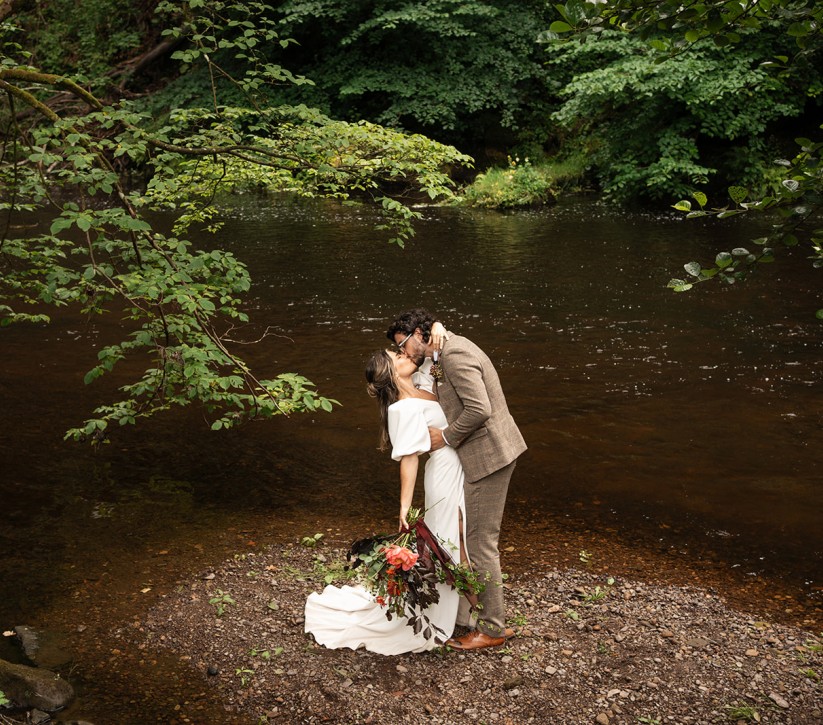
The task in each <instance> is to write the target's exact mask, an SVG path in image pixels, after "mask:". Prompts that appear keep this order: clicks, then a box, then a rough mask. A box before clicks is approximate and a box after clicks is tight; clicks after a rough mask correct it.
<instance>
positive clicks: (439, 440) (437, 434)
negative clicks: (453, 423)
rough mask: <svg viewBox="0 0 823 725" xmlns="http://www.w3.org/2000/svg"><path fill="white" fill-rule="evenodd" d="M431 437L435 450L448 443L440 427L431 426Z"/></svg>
mask: <svg viewBox="0 0 823 725" xmlns="http://www.w3.org/2000/svg"><path fill="white" fill-rule="evenodd" d="M429 437H430V438H431V445H432V450H433V451H436V450H439V449H440V448H443V447H444V446H445V445H446V439H445V438H443V431H442V430H441V429H440V428H429Z"/></svg>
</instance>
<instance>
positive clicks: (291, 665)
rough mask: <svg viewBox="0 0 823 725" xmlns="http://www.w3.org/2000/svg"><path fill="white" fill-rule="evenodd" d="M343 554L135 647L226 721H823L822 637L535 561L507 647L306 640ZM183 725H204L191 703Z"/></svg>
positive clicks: (203, 584) (227, 572) (235, 583)
mask: <svg viewBox="0 0 823 725" xmlns="http://www.w3.org/2000/svg"><path fill="white" fill-rule="evenodd" d="M344 549H345V543H344V542H342V541H337V542H325V541H320V542H319V543H316V544H311V543H309V545H306V544H305V542H304V544H300V543H295V544H293V545H275V546H271V547H269V548H268V549H266V550H265V551H261V552H255V553H248V554H238V555H236V556H235V557H233V558H231V559H229V560H227V561H226V562H224V563H223V564H222V565H221V566H220V567H219V568H216V569H214V570H210V571H205V572H203V573H201V574H200V575H198V576H197V577H196V578H193V579H192V580H190V581H185V582H182V583H181V584H180V585H179V586H178V587H177V588H176V590H174V591H173V592H171V593H168V594H165V595H164V596H162V597H161V598H159V599H158V600H157V602H156V603H155V605H154V606H153V607H152V609H151V610H150V612H149V613H148V616H147V617H146V619H145V621H144V622H142V623H141V626H140V627H139V632H132V633H130V637H131V638H132V639H133V638H134V635H139V636H138V640H137V641H138V642H139V643H138V645H137V646H138V647H139V649H140V650H142V652H143V653H144V656H145V657H150V656H151V653H152V652H156V651H166V652H169V653H173V654H174V656H176V657H177V658H179V660H181V662H182V663H183V664H184V666H186V667H190V668H193V670H194V671H195V672H196V673H198V675H197V676H199V677H201V678H202V683H203V687H204V688H208V689H210V690H213V691H217V693H218V694H219V698H220V699H221V701H222V702H223V704H224V706H225V722H226V723H265V722H284V723H418V722H423V721H425V722H432V723H471V722H476V723H501V725H504V724H505V725H508V724H511V725H520V724H521V723H562V724H564V725H565V724H573V723H599V724H600V725H609V724H617V723H647V724H653V723H658V724H661V725H662V724H663V723H678V724H679V723H683V724H686V723H728V722H733V723H747V722H762V723H798V724H800V723H809V724H811V723H820V722H823V683H822V682H821V676H823V638H821V636H820V633H819V632H813V631H809V630H805V629H802V628H798V627H792V626H788V625H784V624H780V623H778V622H775V621H773V620H771V619H769V618H768V616H766V615H762V614H760V613H753V612H744V611H739V610H735V609H734V608H732V607H731V606H729V605H728V604H727V603H726V602H725V601H724V600H723V599H722V598H721V597H720V596H718V595H717V594H716V593H715V592H713V591H712V590H710V589H700V588H692V587H681V586H670V585H664V584H650V583H643V582H640V581H632V580H629V579H624V578H620V577H615V578H612V577H607V576H605V575H603V574H600V573H594V572H592V571H588V570H586V567H585V565H584V563H582V564H581V566H580V567H579V568H569V569H565V570H563V571H554V570H553V569H552V567H551V566H550V565H549V563H548V562H547V563H546V564H545V565H541V564H540V563H539V562H538V563H537V564H536V565H535V564H533V565H532V566H531V567H530V568H529V569H528V570H526V571H524V572H523V573H519V574H516V575H514V576H512V577H511V578H510V579H509V581H508V582H507V583H506V588H507V594H506V601H507V609H508V612H509V617H510V622H511V624H512V626H514V628H515V629H516V631H517V636H516V637H515V638H514V639H513V640H510V641H509V642H507V644H506V645H505V646H504V647H502V648H499V649H496V650H484V651H481V652H476V653H468V654H460V653H458V652H453V651H447V650H445V649H438V650H435V651H433V652H431V653H427V654H422V655H421V654H418V655H405V656H397V657H382V656H379V655H374V654H371V653H368V652H365V651H362V650H359V651H351V650H339V651H330V650H326V649H324V648H322V647H319V646H318V645H316V644H315V643H314V642H313V639H312V638H311V636H310V635H306V634H304V632H303V604H304V602H305V599H306V596H307V595H308V593H309V592H310V591H312V590H320V589H322V587H323V586H325V584H326V583H327V582H329V581H335V580H339V579H340V577H341V576H343V572H342V568H341V563H342V561H343V558H344V557H343V551H344ZM174 722H176V723H199V722H201V721H200V720H198V717H197V713H196V711H195V710H193V709H190V708H188V707H187V703H182V704H181V706H180V708H179V711H178V716H177V719H176V720H175V721H174Z"/></svg>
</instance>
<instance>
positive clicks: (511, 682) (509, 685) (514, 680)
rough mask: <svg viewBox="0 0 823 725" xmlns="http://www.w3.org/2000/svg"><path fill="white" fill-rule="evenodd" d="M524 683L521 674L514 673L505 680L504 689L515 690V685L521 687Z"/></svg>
mask: <svg viewBox="0 0 823 725" xmlns="http://www.w3.org/2000/svg"><path fill="white" fill-rule="evenodd" d="M522 684H523V678H522V677H521V676H520V675H514V676H513V677H509V678H508V679H506V680H504V681H503V689H504V690H513V689H514V688H515V687H520V685H522Z"/></svg>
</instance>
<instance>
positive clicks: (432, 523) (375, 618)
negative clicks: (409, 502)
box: [305, 398, 465, 655]
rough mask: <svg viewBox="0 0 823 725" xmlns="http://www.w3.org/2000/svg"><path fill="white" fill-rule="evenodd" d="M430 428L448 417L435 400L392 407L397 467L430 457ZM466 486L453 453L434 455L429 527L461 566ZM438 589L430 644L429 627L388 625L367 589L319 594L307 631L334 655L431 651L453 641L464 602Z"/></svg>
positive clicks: (399, 620)
mask: <svg viewBox="0 0 823 725" xmlns="http://www.w3.org/2000/svg"><path fill="white" fill-rule="evenodd" d="M429 426H432V427H434V428H445V427H446V417H445V416H444V415H443V410H442V409H441V407H440V404H439V403H438V402H437V401H436V400H423V399H421V398H404V399H403V400H398V401H397V402H396V403H394V404H393V405H391V406H389V437H390V438H391V442H392V458H393V459H394V460H396V461H398V460H400V459H401V458H402V457H403V456H406V455H409V454H414V453H425V452H427V451H429V450H430V439H429V430H428V427H429ZM463 480H464V479H463V467H462V466H461V465H460V459H459V458H458V457H457V453H456V452H455V451H454V449H453V448H449V447H448V446H446V447H444V448H441V449H440V450H437V451H433V452H432V453H431V455H430V456H429V460H428V461H427V463H426V472H425V476H424V486H425V492H426V503H425V509H426V513H425V521H426V524H427V526H428V527H429V528H430V529H431V530H432V532H434V534H435V535H436V536H437V537H438V539H439V540H440V542H441V543H442V544H443V547H444V548H445V549H446V551H448V552H449V553H450V554H452V558H453V559H454V560H455V561H460V548H459V547H460V523H459V516H458V511H465V507H464V503H463ZM463 520H464V521H465V515H464V516H463ZM437 587H438V590H439V592H440V601H439V602H437V603H436V604H433V605H432V606H430V607H428V608H427V609H426V611H425V614H426V616H427V617H428V619H429V621H430V622H431V623H432V624H434V625H435V626H436V627H437V628H439V629H440V630H441V631H442V632H437V633H436V637H437V639H435V637H434V636H433V637H431V638H430V639H426V638H425V637H424V636H423V631H425V627H424V628H423V631H421V632H420V633H419V634H415V633H414V630H413V629H412V627H411V626H409V624H408V620H407V619H406V618H405V617H396V616H394V615H393V616H392V619H391V620H389V619H387V618H386V609H385V607H382V606H380V605H379V604H378V603H377V602H376V601H375V599H374V596H373V595H372V594H370V593H369V592H368V591H366V590H365V589H364V588H363V587H362V586H343V587H342V588H341V587H335V586H327V587H326V588H325V589H324V590H323V592H322V593H320V594H318V593H317V592H312V593H311V594H310V595H309V597H308V600H307V601H306V627H305V630H306V632H311V634H313V635H314V638H315V640H316V641H317V642H318V643H320V644H322V645H324V646H325V647H329V648H330V649H340V648H343V647H349V648H351V649H357V648H359V647H365V648H366V649H367V650H369V651H371V652H376V653H378V654H382V655H398V654H403V653H404V652H423V651H425V650H430V649H433V648H434V647H437V646H439V644H442V642H443V641H445V639H447V638H448V637H451V635H452V632H453V631H454V625H455V621H456V619H457V607H458V604H459V602H460V595H459V594H458V592H457V591H456V590H455V589H453V588H452V587H451V586H450V585H448V584H438V585H437Z"/></svg>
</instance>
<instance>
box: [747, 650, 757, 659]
mask: <svg viewBox="0 0 823 725" xmlns="http://www.w3.org/2000/svg"><path fill="white" fill-rule="evenodd" d="M757 655H758V651H757V650H756V649H747V650H746V657H757Z"/></svg>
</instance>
